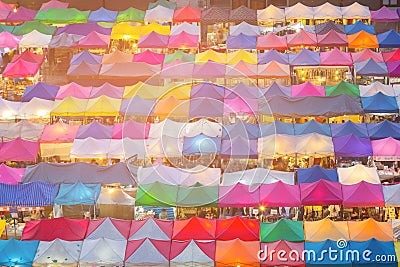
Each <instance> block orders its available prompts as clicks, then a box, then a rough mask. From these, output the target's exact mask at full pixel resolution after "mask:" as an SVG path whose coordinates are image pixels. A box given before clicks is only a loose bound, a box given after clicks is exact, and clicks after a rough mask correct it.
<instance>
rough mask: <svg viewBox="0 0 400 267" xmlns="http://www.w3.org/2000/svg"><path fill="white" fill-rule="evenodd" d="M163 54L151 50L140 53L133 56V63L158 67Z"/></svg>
mask: <svg viewBox="0 0 400 267" xmlns="http://www.w3.org/2000/svg"><path fill="white" fill-rule="evenodd" d="M164 57H165V54H159V53H155V52H153V51H151V50H145V51H143V52H140V53H136V54H134V56H133V62H145V63H148V64H151V65H159V64H162V63H163V62H164Z"/></svg>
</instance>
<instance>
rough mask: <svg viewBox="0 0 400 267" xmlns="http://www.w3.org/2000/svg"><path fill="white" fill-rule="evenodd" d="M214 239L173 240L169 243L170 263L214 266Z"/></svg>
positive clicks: (174, 264) (173, 264)
mask: <svg viewBox="0 0 400 267" xmlns="http://www.w3.org/2000/svg"><path fill="white" fill-rule="evenodd" d="M214 257H215V241H213V240H211V241H202V240H186V241H180V240H173V241H172V244H171V253H170V264H171V265H172V266H176V265H181V264H193V263H194V264H197V265H201V266H209V267H212V266H214Z"/></svg>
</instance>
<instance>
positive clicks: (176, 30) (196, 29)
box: [170, 21, 200, 36]
mask: <svg viewBox="0 0 400 267" xmlns="http://www.w3.org/2000/svg"><path fill="white" fill-rule="evenodd" d="M182 32H186V33H189V34H192V35H199V34H200V26H198V25H195V24H191V23H188V22H186V21H185V22H183V23H181V24H178V25H173V26H172V27H171V33H170V35H171V36H172V35H177V34H180V33H182Z"/></svg>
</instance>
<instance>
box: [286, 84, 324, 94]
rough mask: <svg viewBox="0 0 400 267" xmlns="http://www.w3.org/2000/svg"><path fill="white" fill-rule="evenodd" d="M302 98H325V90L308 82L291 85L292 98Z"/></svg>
mask: <svg viewBox="0 0 400 267" xmlns="http://www.w3.org/2000/svg"><path fill="white" fill-rule="evenodd" d="M302 96H325V88H324V87H323V86H316V85H314V84H312V83H310V82H305V83H302V84H297V85H292V97H302Z"/></svg>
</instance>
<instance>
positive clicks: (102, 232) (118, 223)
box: [85, 218, 131, 241]
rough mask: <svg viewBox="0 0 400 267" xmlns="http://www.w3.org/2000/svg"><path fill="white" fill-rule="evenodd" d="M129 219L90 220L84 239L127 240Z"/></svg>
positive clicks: (129, 225)
mask: <svg viewBox="0 0 400 267" xmlns="http://www.w3.org/2000/svg"><path fill="white" fill-rule="evenodd" d="M130 227H131V221H127V220H118V219H111V218H103V219H100V220H91V221H90V222H89V226H88V230H87V231H88V233H87V234H86V237H85V239H91V240H97V239H100V238H107V239H109V240H117V241H120V240H127V239H128V235H129V229H130Z"/></svg>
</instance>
